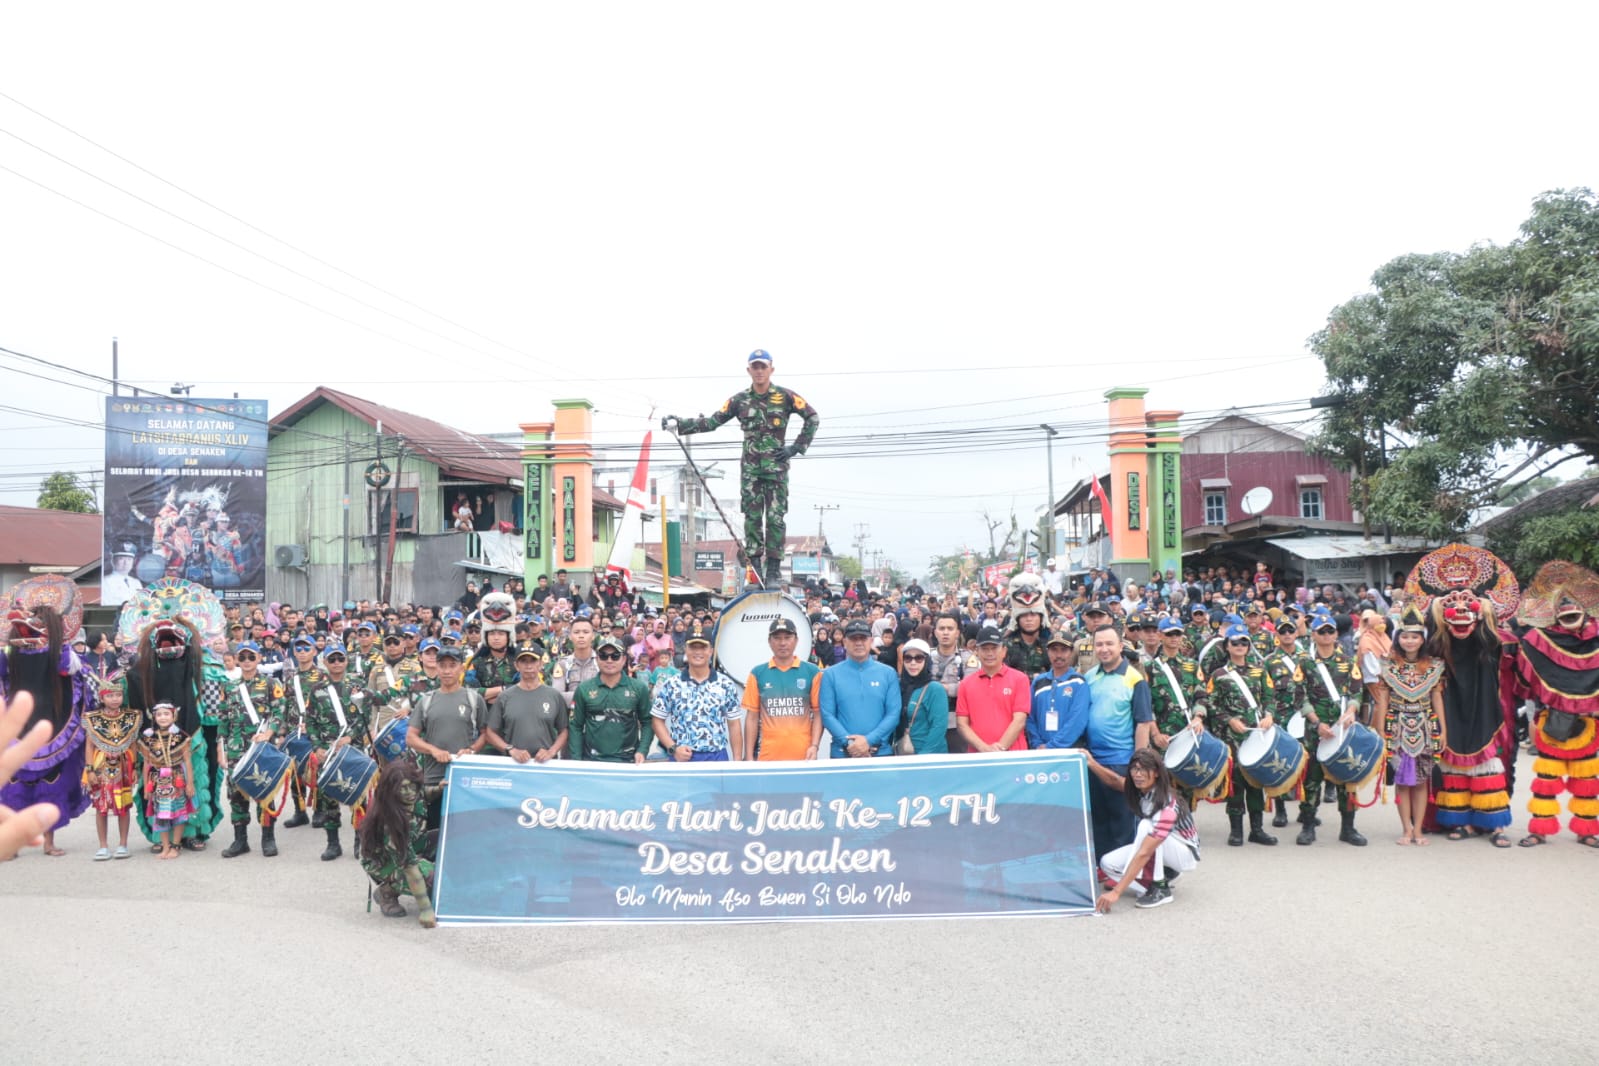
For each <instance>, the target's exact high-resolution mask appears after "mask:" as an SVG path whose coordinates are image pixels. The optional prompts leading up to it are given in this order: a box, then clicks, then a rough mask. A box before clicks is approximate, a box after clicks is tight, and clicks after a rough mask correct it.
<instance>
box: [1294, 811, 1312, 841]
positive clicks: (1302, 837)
mask: <svg viewBox="0 0 1599 1066" xmlns="http://www.w3.org/2000/svg"><path fill="white" fill-rule="evenodd" d="M1316 822H1317V819H1316V818H1314V817H1311V818H1306V817H1305V816H1304V815H1300V816H1299V835H1298V836H1297V837H1295V838H1294V843H1295V844H1314V843H1315V842H1316Z"/></svg>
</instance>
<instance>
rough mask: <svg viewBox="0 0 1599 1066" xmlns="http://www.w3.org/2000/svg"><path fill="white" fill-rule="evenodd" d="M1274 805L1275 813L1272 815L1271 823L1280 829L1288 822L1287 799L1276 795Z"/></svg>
mask: <svg viewBox="0 0 1599 1066" xmlns="http://www.w3.org/2000/svg"><path fill="white" fill-rule="evenodd" d="M1274 806H1275V809H1276V811H1277V813H1276V814H1274V815H1272V817H1271V824H1272V825H1273V826H1275V827H1276V828H1278V829H1281V828H1283V827H1284V826H1286V825H1287V824H1288V801H1287V800H1285V799H1283V798H1282V797H1281V796H1278V797H1277V800H1276V803H1275V805H1274Z"/></svg>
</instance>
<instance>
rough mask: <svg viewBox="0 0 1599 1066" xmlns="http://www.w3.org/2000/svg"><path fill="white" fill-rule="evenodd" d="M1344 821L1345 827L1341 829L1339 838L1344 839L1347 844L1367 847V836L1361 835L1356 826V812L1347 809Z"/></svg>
mask: <svg viewBox="0 0 1599 1066" xmlns="http://www.w3.org/2000/svg"><path fill="white" fill-rule="evenodd" d="M1343 823H1344V827H1343V829H1342V830H1341V831H1339V833H1338V839H1339V840H1342V841H1343V842H1344V843H1345V844H1353V845H1354V846H1355V847H1357V848H1363V847H1365V846H1366V838H1365V837H1363V836H1361V835H1360V831H1359V830H1358V829H1356V828H1355V812H1354V811H1345V812H1344V814H1343Z"/></svg>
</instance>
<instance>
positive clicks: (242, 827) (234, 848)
mask: <svg viewBox="0 0 1599 1066" xmlns="http://www.w3.org/2000/svg"><path fill="white" fill-rule="evenodd" d="M249 832H250V825H249V823H248V822H240V823H239V824H238V825H236V826H234V827H233V843H231V844H229V845H228V846H227V847H226V848H224V849H222V857H223V858H224V859H231V858H233V857H234V856H236V855H243V854H244V853H245V852H247V851H249V850H250V837H249Z"/></svg>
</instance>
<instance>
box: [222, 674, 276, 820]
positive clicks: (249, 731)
mask: <svg viewBox="0 0 1599 1066" xmlns="http://www.w3.org/2000/svg"><path fill="white" fill-rule="evenodd" d="M240 688H245V689H248V690H249V693H250V703H251V704H252V705H253V706H254V707H255V714H256V717H257V718H259V719H260V722H259V724H257V723H256V722H252V721H250V715H249V712H248V711H246V710H245V707H244V698H243V697H242V696H240V695H239V689H240ZM223 693H224V698H223V701H222V708H221V712H220V713H219V714H218V716H217V739H219V740H220V741H221V742H222V750H223V752H225V753H226V754H227V757H228V766H229V768H230V772H229V774H228V785H229V786H230V787H229V788H228V813H229V821H231V822H232V823H233V824H234V825H248V824H249V822H250V797H249V796H246V795H245V794H244V793H243V792H240V791H239V789H238V787H237V786H235V785H234V784H233V774H232V770H233V769H236V768H237V767H238V764H239V760H240V759H242V758H244V755H245V753H246V752H248V751H249V750H250V745H251V744H252V743H254V738H255V735H256V734H257V733H259V732H260V731H261V730H263V729H269V730H271V731H272V732H273V733H274V734H281V733H282V732H283V682H281V681H279V680H277V679H276V678H272V677H267V676H266V675H265V674H257V675H255V679H254V680H253V681H244V680H240V681H237V682H234V681H229V682H228V683H227V684H226V685H224V686H223ZM256 808H257V809H258V810H259V811H260V812H261V825H262V826H270V825H271V824H272V823H273V821H274V819H273V817H272V816H271V815H269V814H267V812H266V808H265V807H262V806H261V805H260V804H256Z"/></svg>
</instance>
